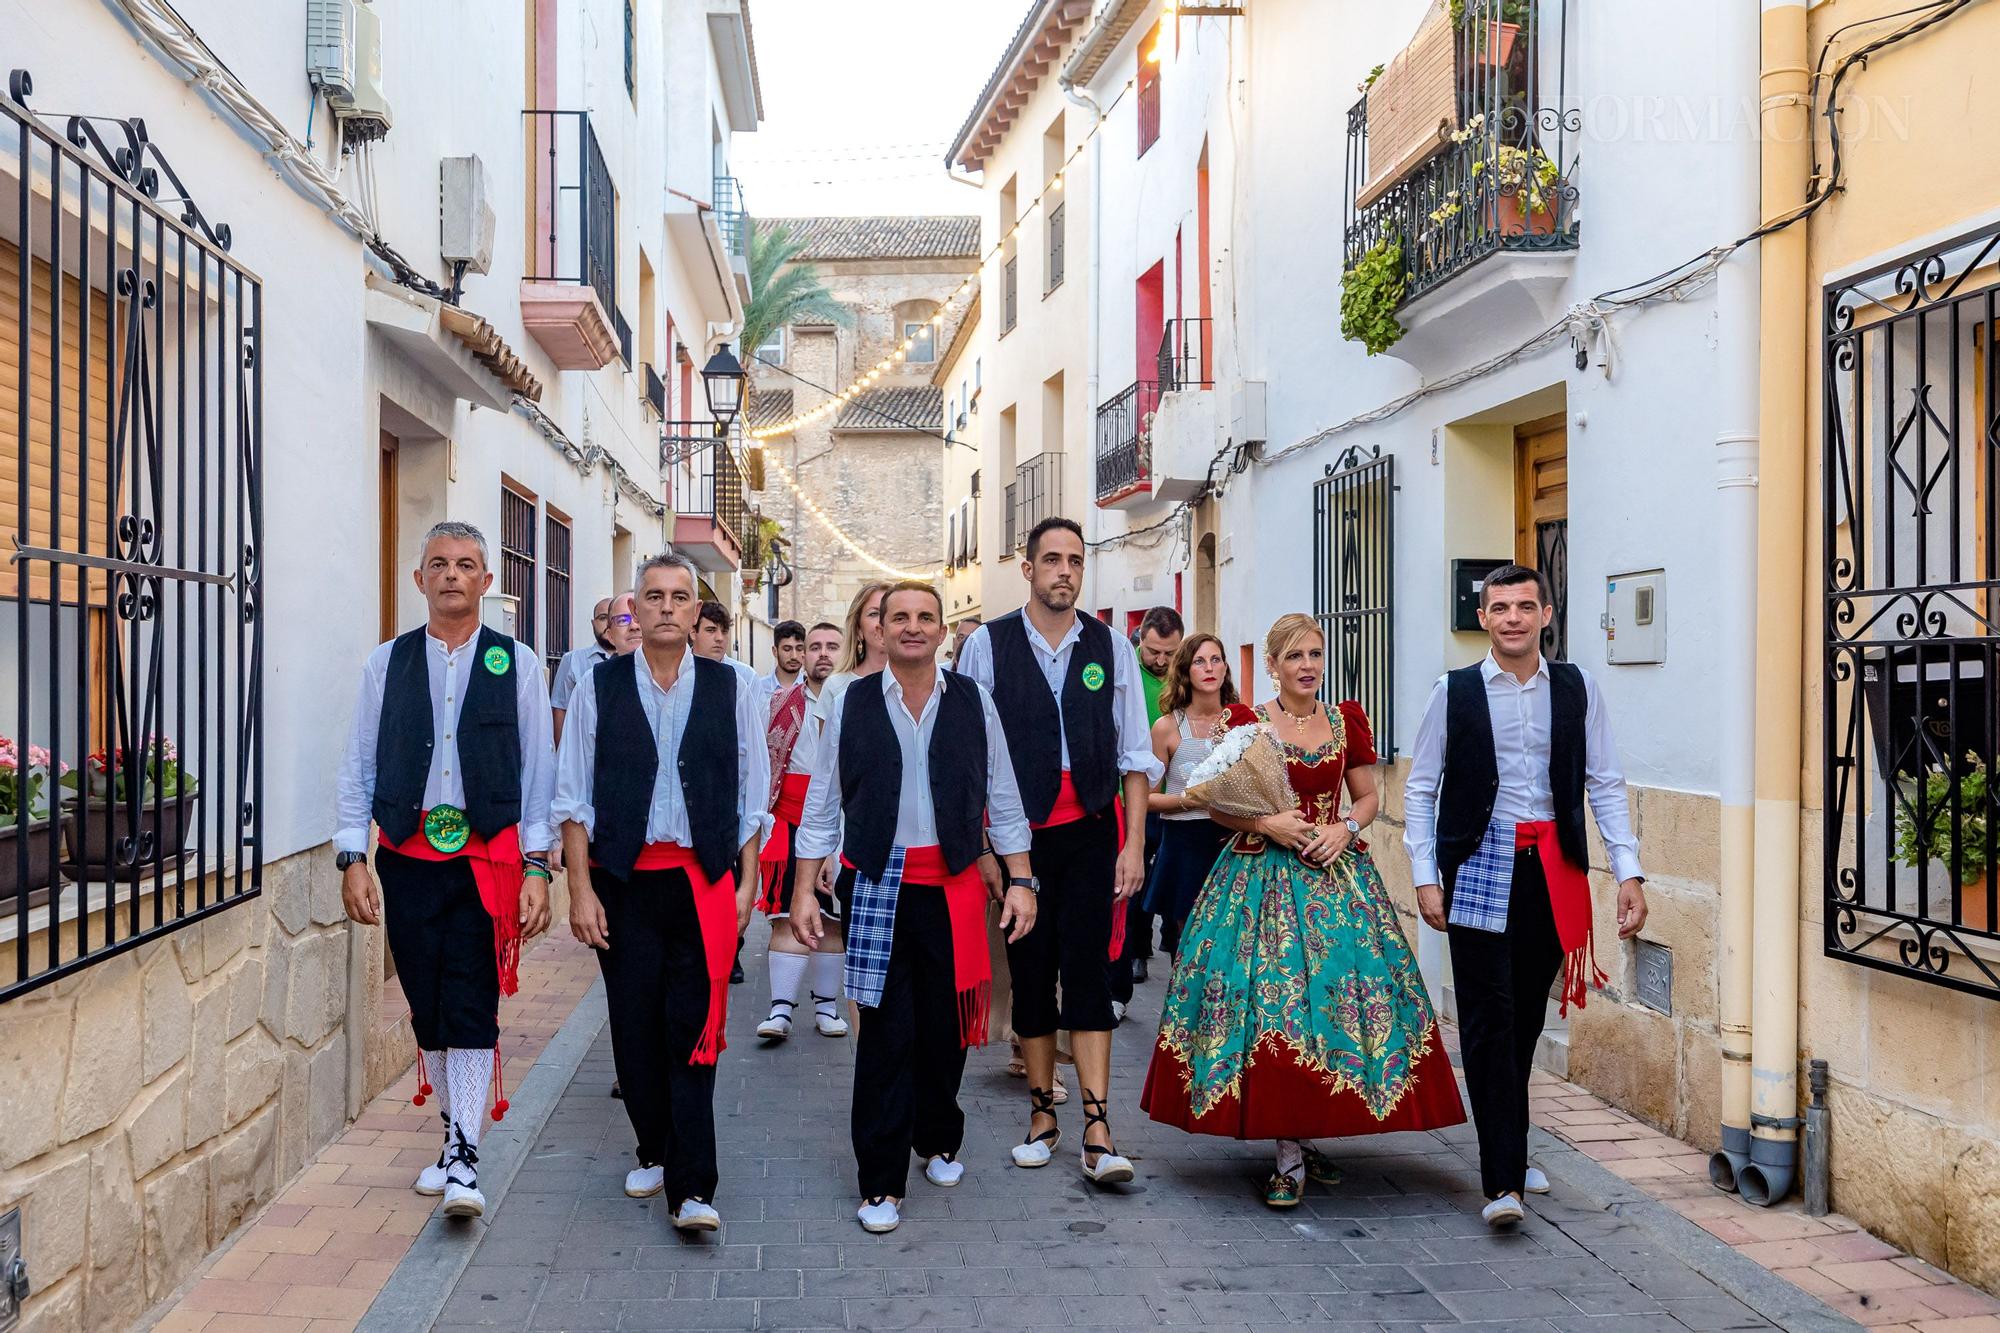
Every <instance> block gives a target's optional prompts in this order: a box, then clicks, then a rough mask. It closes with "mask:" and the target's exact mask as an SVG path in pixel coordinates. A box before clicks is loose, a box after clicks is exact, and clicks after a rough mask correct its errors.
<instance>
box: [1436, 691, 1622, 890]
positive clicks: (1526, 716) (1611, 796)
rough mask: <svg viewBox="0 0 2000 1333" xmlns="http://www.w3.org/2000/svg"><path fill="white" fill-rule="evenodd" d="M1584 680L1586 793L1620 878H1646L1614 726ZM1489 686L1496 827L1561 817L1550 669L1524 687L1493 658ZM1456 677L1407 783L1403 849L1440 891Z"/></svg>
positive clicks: (1442, 694) (1441, 698) (1441, 696)
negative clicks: (1554, 787)
mask: <svg viewBox="0 0 2000 1333" xmlns="http://www.w3.org/2000/svg"><path fill="white" fill-rule="evenodd" d="M1578 671H1579V672H1580V673H1581V674H1582V676H1583V691H1584V698H1585V700H1586V705H1585V711H1584V717H1583V772H1584V780H1583V786H1584V793H1585V795H1586V796H1587V797H1588V799H1589V801H1590V811H1591V813H1592V814H1594V815H1595V816H1597V832H1598V834H1599V835H1600V836H1601V837H1602V838H1603V839H1604V850H1605V851H1606V852H1607V853H1608V854H1609V856H1610V859H1611V874H1612V877H1613V878H1615V879H1618V880H1627V879H1638V878H1641V877H1642V876H1641V872H1640V870H1639V840H1638V838H1636V837H1635V836H1634V835H1633V833H1632V818H1631V811H1630V810H1629V809H1628V808H1627V806H1626V804H1625V773H1624V770H1623V769H1621V768H1620V767H1619V764H1618V747H1617V745H1616V744H1614V743H1613V741H1612V738H1611V719H1610V717H1609V716H1608V715H1607V714H1606V712H1605V708H1604V699H1603V697H1602V696H1601V695H1600V694H1599V693H1598V690H1597V682H1596V681H1595V680H1592V679H1591V676H1590V673H1589V672H1588V671H1583V670H1582V668H1580V667H1579V668H1578ZM1479 673H1480V675H1481V676H1482V677H1484V679H1485V681H1486V713H1487V716H1488V717H1490V718H1491V719H1492V721H1493V758H1494V762H1495V764H1496V765H1497V766H1498V768H1499V774H1500V790H1499V791H1498V792H1497V793H1496V794H1495V796H1494V798H1493V821H1494V822H1495V823H1506V824H1533V823H1543V822H1546V821H1548V820H1552V819H1554V818H1555V817H1556V807H1555V796H1554V793H1552V792H1551V791H1550V790H1549V735H1550V721H1549V664H1548V662H1547V661H1546V660H1543V661H1541V662H1540V663H1539V665H1538V666H1537V667H1536V669H1535V674H1534V675H1532V676H1530V677H1528V680H1527V682H1526V683H1525V684H1523V683H1522V682H1521V681H1520V680H1517V679H1516V678H1515V676H1514V674H1513V673H1512V672H1510V671H1506V670H1503V669H1502V668H1501V666H1500V664H1499V663H1498V662H1496V661H1494V660H1493V654H1491V653H1488V654H1487V655H1486V656H1485V657H1484V658H1482V659H1480V663H1479ZM1447 681H1448V677H1445V676H1439V677H1438V680H1437V684H1436V685H1434V686H1432V687H1431V698H1430V703H1429V704H1427V705H1426V706H1425V708H1424V720H1423V721H1422V722H1421V723H1420V724H1419V725H1418V727H1417V743H1416V746H1415V748H1414V750H1413V751H1412V753H1411V756H1410V775H1409V777H1408V779H1407V780H1406V781H1405V782H1404V784H1403V848H1404V850H1405V851H1407V852H1408V853H1409V855H1410V875H1411V878H1412V880H1413V881H1414V882H1415V883H1417V884H1419V885H1422V884H1439V883H1442V882H1443V881H1442V880H1440V879H1439V877H1438V864H1437V803H1438V792H1439V791H1440V790H1441V789H1442V787H1443V785H1444V761H1445V700H1446V694H1447V693H1448V690H1449V686H1448V684H1447Z"/></svg>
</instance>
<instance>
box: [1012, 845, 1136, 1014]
mask: <svg viewBox="0 0 2000 1333" xmlns="http://www.w3.org/2000/svg"><path fill="white" fill-rule="evenodd" d="M1115 809H1116V807H1114V806H1107V807H1106V808H1105V809H1104V810H1103V811H1102V812H1101V813H1099V814H1095V815H1085V816H1084V817H1083V818H1082V819H1079V820H1075V821H1073V822H1071V823H1068V824H1059V825H1057V826H1056V827H1055V828H1043V829H1036V830H1035V833H1034V842H1033V844H1032V845H1031V846H1030V847H1029V849H1028V861H1029V864H1030V865H1031V866H1032V868H1033V869H1034V872H1035V878H1036V879H1038V880H1040V881H1041V885H1042V888H1041V896H1040V897H1039V898H1038V899H1037V900H1036V904H1035V908H1036V910H1035V928H1034V929H1033V930H1031V931H1029V932H1028V933H1027V934H1026V935H1024V936H1023V937H1022V938H1021V939H1019V940H1017V941H1015V942H1014V943H1012V944H1010V945H1008V946H1007V967H1008V970H1009V971H1010V972H1011V973H1012V974H1013V980H1014V1034H1015V1035H1016V1036H1019V1037H1047V1036H1050V1035H1052V1034H1054V1032H1055V1030H1056V1029H1057V1028H1068V1029H1069V1030H1070V1031H1071V1032H1109V1031H1111V1029H1112V1028H1113V1027H1114V1026H1116V1024H1115V1023H1113V1021H1112V1018H1111V969H1110V967H1109V966H1108V963H1109V961H1110V954H1111V913H1112V911H1113V909H1114V907H1119V908H1122V904H1117V903H1115V902H1114V898H1113V888H1112V885H1113V880H1114V877H1115V876H1116V874H1117V870H1118V819H1117V815H1116V814H1115V813H1114V811H1115ZM1058 980H1060V982H1061V983H1062V1005H1061V1008H1060V1010H1058V1008H1057V1005H1056V984H1057V982H1058Z"/></svg>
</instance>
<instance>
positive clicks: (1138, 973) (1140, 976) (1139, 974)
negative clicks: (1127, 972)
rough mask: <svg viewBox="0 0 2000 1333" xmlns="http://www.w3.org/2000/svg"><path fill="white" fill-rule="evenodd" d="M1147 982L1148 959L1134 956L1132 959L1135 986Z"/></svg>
mask: <svg viewBox="0 0 2000 1333" xmlns="http://www.w3.org/2000/svg"><path fill="white" fill-rule="evenodd" d="M1145 982H1146V960H1145V959H1143V958H1134V959H1133V960H1132V984H1133V985H1134V986H1142V985H1144V984H1145Z"/></svg>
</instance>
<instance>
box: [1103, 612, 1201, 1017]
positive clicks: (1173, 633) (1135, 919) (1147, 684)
mask: <svg viewBox="0 0 2000 1333" xmlns="http://www.w3.org/2000/svg"><path fill="white" fill-rule="evenodd" d="M1186 633H1187V627H1186V625H1184V624H1183V623H1182V621H1181V613H1180V612H1178V611H1176V610H1174V609H1173V608H1172V607H1171V606H1156V607H1154V608H1153V609H1152V610H1150V611H1148V612H1146V615H1145V618H1144V619H1142V620H1141V621H1140V622H1139V628H1138V629H1137V630H1136V631H1135V632H1134V633H1133V636H1132V642H1133V645H1134V646H1135V647H1136V648H1137V649H1138V650H1139V686H1140V688H1141V689H1142V690H1144V691H1145V694H1146V721H1147V722H1148V723H1149V724H1150V723H1154V722H1158V721H1159V720H1160V692H1161V691H1162V690H1163V689H1165V688H1166V684H1167V668H1168V667H1169V666H1171V665H1172V664H1173V660H1174V654H1175V653H1176V652H1179V651H1180V646H1181V638H1182V636H1183V635H1185V634H1186ZM1159 842H1160V821H1159V817H1158V816H1156V815H1148V816H1147V817H1146V866H1147V873H1148V875H1150V874H1151V870H1152V864H1153V852H1154V849H1155V848H1157V847H1158V846H1159ZM1144 898H1145V894H1144V893H1143V892H1141V893H1139V894H1136V895H1134V896H1133V897H1131V898H1129V899H1127V900H1126V903H1125V948H1124V950H1123V952H1122V953H1121V954H1120V955H1119V958H1118V961H1117V962H1115V963H1113V964H1112V965H1111V998H1112V999H1113V1000H1114V1001H1116V1002H1117V1005H1118V1008H1119V1009H1120V1010H1121V1016H1122V1010H1123V1008H1124V1006H1125V1005H1128V1004H1130V1003H1131V1002H1132V987H1133V986H1134V985H1135V984H1137V983H1139V982H1142V981H1144V980H1146V974H1147V960H1148V959H1150V958H1151V957H1152V956H1153V914H1152V913H1151V912H1148V911H1147V910H1146V909H1145V908H1144V907H1141V906H1140V903H1141V901H1142V900H1143V899H1144ZM1179 943H1180V941H1179V940H1178V939H1173V938H1168V937H1166V936H1162V937H1161V939H1160V947H1161V948H1163V949H1165V950H1166V951H1167V952H1168V953H1172V952H1173V951H1174V949H1175V948H1176V947H1177V946H1178V945H1179Z"/></svg>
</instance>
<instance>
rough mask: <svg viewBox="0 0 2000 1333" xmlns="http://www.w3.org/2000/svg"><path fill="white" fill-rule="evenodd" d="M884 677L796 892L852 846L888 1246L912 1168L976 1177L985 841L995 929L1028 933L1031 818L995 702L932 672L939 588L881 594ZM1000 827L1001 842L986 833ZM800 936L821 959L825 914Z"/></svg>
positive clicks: (852, 739) (851, 955) (861, 716)
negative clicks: (969, 1141)
mask: <svg viewBox="0 0 2000 1333" xmlns="http://www.w3.org/2000/svg"><path fill="white" fill-rule="evenodd" d="M882 633H883V639H884V641H885V643H886V645H887V647H888V650H889V669H888V670H886V671H884V672H882V673H881V675H880V677H879V679H880V681H881V685H880V687H879V688H878V687H877V686H876V685H875V682H874V681H871V680H867V679H863V680H862V681H860V682H858V685H859V688H856V689H850V690H848V692H847V693H846V694H845V695H843V696H842V698H841V702H840V709H839V711H838V712H837V713H835V714H834V716H833V718H832V720H830V721H829V722H828V723H827V727H826V732H825V736H824V740H825V742H826V744H825V746H824V748H823V751H822V753H823V754H824V755H826V756H828V762H824V763H822V764H821V765H820V766H819V768H818V770H817V771H816V772H815V773H814V775H813V781H812V789H811V791H810V792H809V793H808V794H807V797H806V811H805V816H804V822H803V823H802V824H801V825H800V826H799V831H798V844H797V845H798V852H799V866H798V874H799V878H800V882H802V883H808V884H810V883H812V882H813V879H812V878H811V877H813V876H816V875H818V873H819V868H820V865H821V863H822V862H823V861H824V860H825V859H826V858H827V857H828V856H830V855H832V854H833V852H834V849H835V848H840V849H841V862H842V868H841V871H840V878H839V880H838V882H837V884H836V890H835V891H836V892H837V893H838V894H839V896H840V901H841V905H842V908H843V910H842V916H843V917H844V918H845V919H846V920H847V921H849V922H850V923H851V927H850V930H849V933H848V951H847V967H848V972H849V977H848V992H849V994H850V995H852V996H853V998H854V1000H855V1002H856V1003H857V1004H859V1005H861V1007H862V1008H864V1009H866V1010H868V1013H867V1015H866V1017H865V1018H864V1019H863V1021H862V1023H861V1035H860V1038H859V1039H858V1041H857V1042H856V1045H855V1051H854V1109H853V1133H854V1156H855V1161H856V1163H857V1165H858V1167H859V1175H860V1181H861V1198H862V1202H861V1209H860V1212H859V1213H858V1214H857V1216H858V1217H859V1219H860V1221H861V1225H862V1226H863V1227H865V1228H866V1229H867V1230H869V1231H875V1232H882V1231H894V1230H895V1229H896V1226H897V1224H898V1223H899V1222H900V1220H901V1217H900V1212H899V1208H900V1205H901V1203H902V1198H903V1188H904V1185H905V1183H906V1181H907V1180H908V1175H909V1165H910V1154H911V1152H912V1151H914V1152H915V1153H916V1154H917V1155H918V1156H920V1157H923V1158H924V1159H925V1166H924V1176H925V1178H926V1179H928V1180H929V1181H930V1182H931V1183H932V1184H933V1185H937V1186H940V1187H943V1188H947V1189H948V1188H950V1187H951V1186H954V1185H956V1184H958V1183H959V1181H960V1180H961V1179H963V1178H964V1175H965V1167H964V1165H963V1164H961V1163H960V1162H959V1161H958V1149H959V1145H960V1142H961V1141H962V1139H963V1138H964V1135H965V1116H964V1114H963V1113H962V1112H961V1111H960V1110H959V1109H958V1084H959V1079H960V1078H961V1076H963V1074H964V1072H965V1051H966V1048H967V1047H969V1046H974V1045H979V1044H981V1043H983V1042H984V1041H985V1040H986V1008H985V1006H986V1003H987V1001H988V998H989V996H990V993H991V981H992V973H991V967H990V964H989V961H988V958H987V953H986V903H987V888H986V884H985V881H984V879H983V877H982V876H981V873H980V866H979V862H980V859H981V855H982V853H983V852H984V851H985V850H986V847H987V843H988V839H989V838H990V839H991V845H992V849H993V851H994V852H995V853H997V854H998V855H999V857H1000V858H1001V859H1002V860H1004V861H1005V862H1006V863H1007V873H1008V876H1009V878H1008V883H1007V889H1006V892H1005V894H1004V895H1003V898H1002V901H1003V904H1004V906H1003V910H1002V913H1001V917H1000V924H1001V929H1002V930H1006V931H1009V932H1010V938H1012V939H1016V940H1018V939H1019V938H1020V937H1021V936H1022V935H1024V934H1026V933H1027V931H1028V930H1029V929H1030V928H1031V927H1032V926H1033V925H1034V921H1035V897H1034V879H1033V878H1032V877H1031V875H1030V873H1029V864H1028V842H1029V838H1028V819H1027V816H1026V815H1024V814H1023V813H1022V812H1021V797H1020V793H1019V791H1017V790H1016V788H1015V784H1014V770H1013V766H1012V765H1011V764H1010V763H1009V761H1008V758H1007V738H1006V735H1005V733H1004V732H1003V731H1002V729H1001V726H1000V719H999V717H998V715H997V714H995V713H994V711H993V702H992V700H991V699H989V698H988V697H987V695H986V691H985V690H983V689H981V688H980V687H979V686H978V685H977V684H975V683H974V682H973V681H972V680H971V679H970V678H969V677H966V676H961V675H959V674H958V673H957V672H955V671H946V670H944V669H943V668H942V667H940V666H939V665H938V664H937V650H938V647H939V645H940V644H942V643H943V642H944V603H943V601H942V600H941V599H940V598H939V597H938V594H937V590H936V589H935V588H933V587H932V586H931V585H930V584H928V583H922V582H914V581H913V582H906V583H898V584H896V585H895V586H894V587H892V588H890V589H889V590H888V592H886V593H885V594H883V597H882ZM988 819H990V821H991V827H990V828H986V827H982V822H983V821H985V820H988ZM792 928H793V930H794V931H795V932H796V933H797V935H798V938H799V941H800V943H802V944H804V945H805V946H806V947H807V948H816V947H817V946H818V943H819V938H820V933H821V929H822V926H821V921H820V909H819V905H818V903H817V902H816V901H815V899H814V896H813V895H812V894H810V893H794V894H793V895H792Z"/></svg>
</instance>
